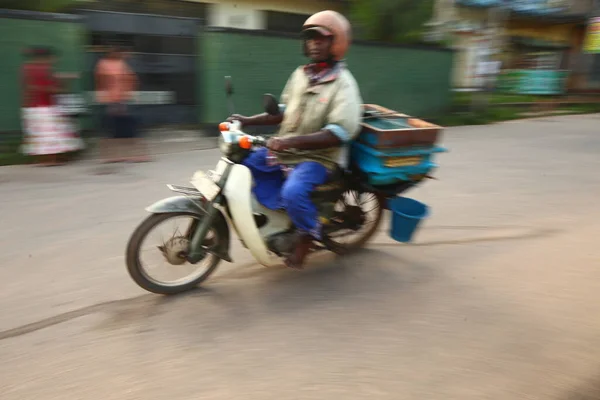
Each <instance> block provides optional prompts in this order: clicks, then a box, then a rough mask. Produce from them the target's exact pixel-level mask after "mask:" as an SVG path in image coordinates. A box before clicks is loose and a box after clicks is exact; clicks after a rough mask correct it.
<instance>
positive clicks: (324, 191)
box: [126, 80, 420, 295]
mask: <svg viewBox="0 0 600 400" xmlns="http://www.w3.org/2000/svg"><path fill="white" fill-rule="evenodd" d="M232 93H233V89H232V86H231V81H230V80H227V94H228V98H229V99H230V98H231V94H232ZM230 106H231V107H230V114H233V106H232V105H231V103H230ZM264 108H265V111H266V112H267V113H269V114H271V115H276V114H278V113H279V112H280V109H279V104H278V102H277V100H276V99H275V98H274V97H273V96H272V95H270V94H266V95H265V96H264ZM368 117H369V116H368V115H366V116H365V118H368ZM241 128H242V127H241V124H240V123H239V122H238V121H232V122H223V123H221V124H219V130H220V132H221V135H220V137H219V148H220V151H221V153H222V157H221V159H220V160H219V162H218V163H217V166H216V168H215V169H214V170H211V171H208V172H207V173H205V172H203V171H197V172H195V174H194V175H193V177H192V179H191V184H192V187H183V186H177V185H171V184H169V185H167V187H168V188H169V189H170V190H171V191H173V192H175V193H177V194H178V195H176V196H173V197H169V198H166V199H163V200H160V201H158V202H156V203H154V204H152V205H150V206H149V207H147V208H146V210H147V211H148V212H149V213H150V215H149V216H148V217H147V218H146V219H145V220H144V221H143V222H142V223H141V224H140V225H139V226H138V227H137V228H136V229H135V230H134V232H133V234H132V235H131V237H130V239H129V242H128V244H127V250H126V264H127V270H128V272H129V274H130V276H131V278H132V279H133V280H134V281H135V282H136V283H137V284H138V285H139V286H140V287H142V288H143V289H145V290H147V291H150V292H153V293H157V294H164V295H169V294H176V293H181V292H184V291H187V290H190V289H193V288H195V287H196V286H198V285H199V284H201V283H202V282H204V281H205V280H206V279H207V278H208V277H209V276H210V275H211V274H212V273H214V271H215V270H216V268H217V266H218V265H219V263H220V262H221V261H226V262H230V263H231V262H233V260H232V258H231V256H230V244H231V230H233V231H234V232H235V233H236V234H237V236H238V238H239V239H240V241H241V244H242V245H243V246H244V247H245V248H246V249H248V250H249V251H250V253H251V254H252V256H253V258H254V259H255V260H256V261H257V262H258V263H260V264H262V265H263V266H266V267H274V266H279V265H282V264H283V262H282V261H283V259H284V258H285V257H287V256H288V255H289V254H291V252H292V251H293V243H294V235H296V231H295V228H294V226H293V224H292V223H291V221H290V219H289V217H288V215H287V213H286V212H285V210H271V209H268V208H266V207H264V206H262V205H261V204H260V203H259V202H258V201H257V200H256V198H255V196H254V194H253V191H252V186H253V178H252V174H251V172H250V170H249V169H248V168H247V167H246V166H244V165H242V164H241V163H242V162H243V160H244V159H245V158H246V157H248V155H249V154H250V153H251V151H252V150H253V149H256V148H259V147H264V146H266V142H267V139H265V138H264V137H262V136H253V135H249V134H247V133H244V132H243V131H242V129H241ZM290 152H294V154H297V155H298V154H302V152H298V151H291V150H290ZM419 182H420V180H417V181H400V182H398V183H395V184H393V185H387V186H378V187H374V186H372V185H371V184H369V183H368V181H367V180H366V179H365V177H364V174H363V173H362V172H361V171H360V170H359V169H358V168H357V167H356V166H355V165H354V164H353V163H352V162H349V163H348V165H346V166H341V167H340V168H338V169H337V171H335V173H333V174H331V176H330V179H329V181H328V182H326V183H325V184H323V185H321V186H318V187H316V188H315V191H314V192H313V195H312V199H313V201H314V203H315V204H316V205H317V208H318V210H319V219H320V221H321V223H322V225H323V235H322V240H321V241H315V242H314V246H313V252H319V251H330V252H333V253H336V254H348V253H350V252H352V251H354V250H357V249H360V248H362V247H364V245H365V244H366V243H367V242H368V241H369V239H371V238H372V237H373V235H374V234H375V233H376V232H377V229H378V227H379V225H380V223H381V220H382V215H383V211H384V209H386V204H387V199H389V198H393V197H395V196H397V195H398V194H399V193H402V192H404V191H406V190H408V189H409V188H411V187H413V186H414V185H416V184H418V183H419ZM175 218H186V219H189V220H190V221H189V223H188V224H186V225H187V226H186V227H185V229H183V231H180V230H179V229H177V230H176V231H175V232H174V233H172V234H170V237H169V238H168V239H167V240H164V238H163V240H162V243H160V245H158V246H156V247H158V250H159V251H160V253H161V255H162V258H163V259H164V260H166V261H167V262H168V264H170V266H169V269H170V272H176V271H174V270H178V269H183V268H184V266H191V267H192V268H193V269H194V270H193V271H192V272H190V273H189V274H187V275H185V276H184V277H183V278H179V279H174V280H164V279H159V278H156V277H153V276H151V274H150V273H149V272H148V271H147V270H146V268H145V266H144V265H143V263H142V260H141V253H142V247H143V244H144V242H145V239H146V238H147V237H148V235H149V234H150V233H151V232H152V231H153V230H154V229H155V228H156V227H157V226H158V225H160V224H162V223H164V222H167V221H169V220H172V219H175ZM346 239H349V240H346Z"/></svg>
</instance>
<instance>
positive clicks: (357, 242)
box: [323, 190, 385, 254]
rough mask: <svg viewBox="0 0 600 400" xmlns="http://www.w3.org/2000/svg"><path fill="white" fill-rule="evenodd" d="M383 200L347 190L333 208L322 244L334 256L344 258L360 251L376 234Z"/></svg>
mask: <svg viewBox="0 0 600 400" xmlns="http://www.w3.org/2000/svg"><path fill="white" fill-rule="evenodd" d="M384 208H385V198H384V197H383V196H382V195H381V194H379V193H372V192H364V191H357V190H348V191H346V192H344V193H343V194H342V196H341V198H340V199H339V200H338V201H337V203H336V205H335V216H334V217H333V218H332V220H331V224H330V226H329V227H328V230H329V231H328V232H326V233H325V235H324V237H323V244H324V245H325V246H326V247H327V248H328V249H329V250H331V251H332V252H334V253H336V254H348V253H350V252H352V251H353V250H357V249H360V248H362V247H364V246H365V244H367V242H368V241H369V240H370V239H371V238H372V237H373V235H375V233H377V228H379V225H380V223H381V218H382V216H383V210H384Z"/></svg>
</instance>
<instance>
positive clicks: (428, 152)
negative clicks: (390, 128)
mask: <svg viewBox="0 0 600 400" xmlns="http://www.w3.org/2000/svg"><path fill="white" fill-rule="evenodd" d="M445 151H446V150H445V149H444V148H443V147H439V146H431V147H422V148H405V149H391V150H386V151H382V150H376V149H373V148H371V147H369V146H366V145H364V144H362V143H358V142H357V143H354V144H353V145H352V160H353V162H354V163H355V164H356V165H357V166H358V168H359V169H360V170H361V171H362V172H364V173H365V174H366V175H367V177H368V179H369V183H370V184H372V185H389V184H393V183H396V182H398V181H411V180H413V179H412V178H411V176H415V175H425V174H427V173H429V172H430V171H431V170H432V169H434V168H436V167H437V164H436V163H434V162H433V161H432V158H433V157H432V156H433V154H435V153H442V152H445ZM401 157H419V158H420V160H419V161H418V163H415V164H413V165H405V166H398V167H389V166H386V165H385V164H386V161H389V160H390V159H391V158H401Z"/></svg>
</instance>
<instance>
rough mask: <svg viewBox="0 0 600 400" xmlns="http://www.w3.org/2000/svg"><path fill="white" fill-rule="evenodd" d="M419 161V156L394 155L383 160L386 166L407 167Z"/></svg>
mask: <svg viewBox="0 0 600 400" xmlns="http://www.w3.org/2000/svg"><path fill="white" fill-rule="evenodd" d="M420 163H421V157H394V158H388V159H387V160H385V164H384V165H385V166H386V167H391V168H394V167H407V166H410V165H418V164H420Z"/></svg>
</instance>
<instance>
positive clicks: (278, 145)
mask: <svg viewBox="0 0 600 400" xmlns="http://www.w3.org/2000/svg"><path fill="white" fill-rule="evenodd" d="M267 148H268V149H270V150H273V151H286V150H289V149H290V148H291V147H290V146H289V145H288V143H287V141H286V140H285V139H282V138H278V137H274V138H270V139H269V140H268V141H267Z"/></svg>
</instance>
